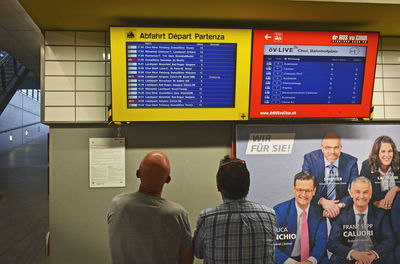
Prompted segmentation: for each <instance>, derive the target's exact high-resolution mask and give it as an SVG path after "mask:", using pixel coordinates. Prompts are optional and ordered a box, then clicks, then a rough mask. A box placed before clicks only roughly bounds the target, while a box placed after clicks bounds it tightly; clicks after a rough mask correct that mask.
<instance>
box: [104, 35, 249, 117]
mask: <svg viewBox="0 0 400 264" xmlns="http://www.w3.org/2000/svg"><path fill="white" fill-rule="evenodd" d="M110 38H111V57H112V63H111V74H112V75H111V79H112V109H113V110H112V111H113V113H112V116H113V121H186V120H247V119H248V108H249V107H248V104H249V100H248V98H249V84H250V59H251V30H249V29H206V28H199V29H197V28H145V27H137V28H131V27H111V28H110Z"/></svg>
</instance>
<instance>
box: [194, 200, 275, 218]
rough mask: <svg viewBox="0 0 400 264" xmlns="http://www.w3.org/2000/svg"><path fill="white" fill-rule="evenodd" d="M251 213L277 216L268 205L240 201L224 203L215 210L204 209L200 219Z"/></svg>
mask: <svg viewBox="0 0 400 264" xmlns="http://www.w3.org/2000/svg"><path fill="white" fill-rule="evenodd" d="M246 212H248V213H250V212H257V213H261V214H262V213H266V214H271V215H275V211H274V210H273V209H271V208H269V207H268V206H266V205H263V204H260V203H256V202H252V201H249V200H241V201H240V202H239V201H234V202H232V203H222V204H220V205H218V206H217V207H214V208H207V209H204V210H203V211H202V212H201V213H200V217H202V218H207V217H212V216H215V215H218V214H225V213H246Z"/></svg>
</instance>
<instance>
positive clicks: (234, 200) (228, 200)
mask: <svg viewBox="0 0 400 264" xmlns="http://www.w3.org/2000/svg"><path fill="white" fill-rule="evenodd" d="M246 200H247V198H246V197H243V198H239V199H229V198H224V199H223V201H224V203H231V202H239V201H246Z"/></svg>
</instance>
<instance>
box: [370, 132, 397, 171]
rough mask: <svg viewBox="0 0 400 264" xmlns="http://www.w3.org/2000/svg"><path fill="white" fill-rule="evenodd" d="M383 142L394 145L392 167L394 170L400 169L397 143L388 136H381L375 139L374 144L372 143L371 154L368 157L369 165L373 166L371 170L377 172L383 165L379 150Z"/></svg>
mask: <svg viewBox="0 0 400 264" xmlns="http://www.w3.org/2000/svg"><path fill="white" fill-rule="evenodd" d="M382 143H389V144H390V145H391V146H392V149H393V159H392V162H391V163H390V167H391V168H392V170H393V171H398V170H399V169H400V167H399V153H398V152H397V148H396V144H394V141H393V140H392V139H391V138H390V137H388V136H380V137H378V138H377V139H375V142H374V145H372V150H371V153H370V154H369V157H368V162H369V165H370V166H371V170H372V171H373V172H375V173H376V172H378V170H379V168H380V166H381V161H380V160H379V150H380V148H381V144H382Z"/></svg>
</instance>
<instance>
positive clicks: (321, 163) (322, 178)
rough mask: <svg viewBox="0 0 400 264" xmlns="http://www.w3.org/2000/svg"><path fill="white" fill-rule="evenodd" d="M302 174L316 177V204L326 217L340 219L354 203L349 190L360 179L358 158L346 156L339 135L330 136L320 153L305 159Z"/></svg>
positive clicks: (327, 136)
mask: <svg viewBox="0 0 400 264" xmlns="http://www.w3.org/2000/svg"><path fill="white" fill-rule="evenodd" d="M302 170H303V171H306V172H308V173H310V174H312V175H314V177H315V180H316V185H317V191H316V193H315V196H314V198H313V202H314V203H316V204H318V205H320V206H321V207H322V208H323V216H324V217H329V218H334V217H337V216H338V215H339V213H340V209H341V208H344V207H346V206H347V205H348V204H349V203H351V197H350V195H349V188H350V183H351V182H352V181H353V180H354V179H355V178H356V177H358V166H357V158H355V157H353V156H351V155H349V154H346V153H343V152H342V142H341V139H340V137H339V135H338V134H336V133H334V132H328V133H326V134H325V135H324V137H323V138H322V142H321V147H320V149H318V150H314V151H312V152H310V153H308V154H306V155H304V162H303V168H302Z"/></svg>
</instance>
